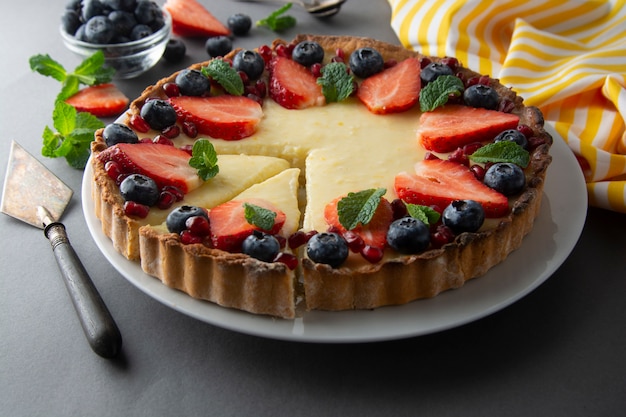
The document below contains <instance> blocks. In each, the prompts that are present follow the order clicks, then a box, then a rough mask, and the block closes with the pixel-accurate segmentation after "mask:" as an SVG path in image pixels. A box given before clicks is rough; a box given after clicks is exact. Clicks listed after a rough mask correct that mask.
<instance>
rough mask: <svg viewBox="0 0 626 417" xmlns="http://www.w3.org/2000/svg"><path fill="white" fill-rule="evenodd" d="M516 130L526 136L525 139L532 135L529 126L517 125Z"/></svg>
mask: <svg viewBox="0 0 626 417" xmlns="http://www.w3.org/2000/svg"><path fill="white" fill-rule="evenodd" d="M517 130H519V131H520V132H522V133H523V134H524V136H526V139H528V138H530V137H531V136H532V135H533V130H532V129H531V128H530V126H528V125H525V124H519V125H517Z"/></svg>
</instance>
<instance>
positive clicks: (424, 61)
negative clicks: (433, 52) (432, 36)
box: [420, 56, 432, 69]
mask: <svg viewBox="0 0 626 417" xmlns="http://www.w3.org/2000/svg"><path fill="white" fill-rule="evenodd" d="M431 62H432V61H431V60H430V58H428V57H425V56H424V57H422V58H421V59H420V67H421V68H422V69H424V67H427V66H428V64H430V63H431Z"/></svg>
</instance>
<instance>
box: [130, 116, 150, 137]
mask: <svg viewBox="0 0 626 417" xmlns="http://www.w3.org/2000/svg"><path fill="white" fill-rule="evenodd" d="M129 122H130V126H131V127H132V128H133V129H135V130H136V131H137V132H141V133H146V132H147V131H149V130H150V125H149V124H148V122H146V121H145V120H144V118H143V117H141V116H140V115H138V114H133V115H132V116H130V121H129Z"/></svg>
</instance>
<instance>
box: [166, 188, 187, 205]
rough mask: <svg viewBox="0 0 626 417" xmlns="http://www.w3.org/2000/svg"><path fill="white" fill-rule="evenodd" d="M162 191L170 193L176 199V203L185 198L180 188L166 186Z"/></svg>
mask: <svg viewBox="0 0 626 417" xmlns="http://www.w3.org/2000/svg"><path fill="white" fill-rule="evenodd" d="M162 191H167V192H168V193H171V194H172V195H173V196H174V197H176V201H182V200H183V198H185V193H183V192H182V190H181V189H180V188H178V187H175V186H173V185H166V186H165V187H163V190H162Z"/></svg>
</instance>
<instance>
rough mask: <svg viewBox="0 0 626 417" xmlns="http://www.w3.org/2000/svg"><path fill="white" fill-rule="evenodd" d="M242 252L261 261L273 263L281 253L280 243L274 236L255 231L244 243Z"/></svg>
mask: <svg viewBox="0 0 626 417" xmlns="http://www.w3.org/2000/svg"><path fill="white" fill-rule="evenodd" d="M241 251H242V252H243V253H245V254H246V255H248V256H251V257H253V258H255V259H258V260H259V261H263V262H272V261H273V260H274V258H276V255H278V251H280V243H278V240H277V239H276V238H275V237H274V236H272V235H270V234H267V233H263V232H261V231H258V230H255V231H254V232H252V234H251V235H250V236H248V237H247V238H246V239H245V240H244V241H243V243H242V245H241Z"/></svg>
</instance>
